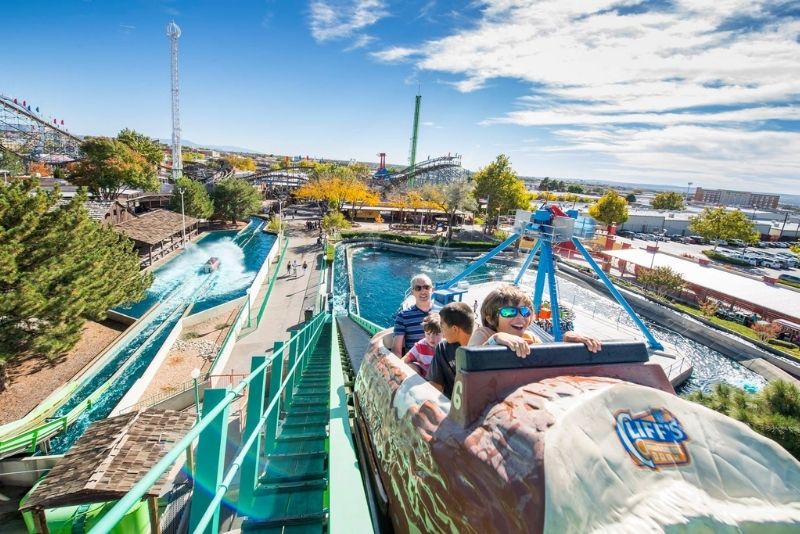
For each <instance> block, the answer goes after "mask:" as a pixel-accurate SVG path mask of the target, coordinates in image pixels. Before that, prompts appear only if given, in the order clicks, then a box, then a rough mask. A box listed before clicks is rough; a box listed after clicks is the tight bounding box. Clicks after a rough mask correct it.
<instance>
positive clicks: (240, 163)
mask: <svg viewBox="0 0 800 534" xmlns="http://www.w3.org/2000/svg"><path fill="white" fill-rule="evenodd" d="M224 159H225V161H227V162H228V163H230V164H231V167H234V168H236V169H239V170H240V171H250V172H254V171H255V170H256V162H255V160H254V159H253V158H245V157H243V156H237V155H235V154H231V155H229V156H226V157H225V158H224Z"/></svg>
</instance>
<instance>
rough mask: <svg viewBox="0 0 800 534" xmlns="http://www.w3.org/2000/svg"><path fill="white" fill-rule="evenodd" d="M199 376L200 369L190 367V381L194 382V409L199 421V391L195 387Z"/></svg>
mask: <svg viewBox="0 0 800 534" xmlns="http://www.w3.org/2000/svg"><path fill="white" fill-rule="evenodd" d="M198 378H200V369H198V368H197V367H195V368H194V369H192V381H193V382H194V411H195V413H196V417H197V419H196V420H197V421H200V391H199V390H198V388H197V379H198Z"/></svg>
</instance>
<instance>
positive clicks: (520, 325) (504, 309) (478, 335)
mask: <svg viewBox="0 0 800 534" xmlns="http://www.w3.org/2000/svg"><path fill="white" fill-rule="evenodd" d="M532 321H533V303H532V302H531V298H530V297H529V296H528V294H527V293H525V292H524V291H522V290H521V289H520V288H518V287H516V286H512V285H503V286H500V287H498V288H497V289H495V290H493V291H492V292H491V293H489V294H488V295H487V296H486V298H485V299H484V300H483V304H482V305H481V322H482V323H483V326H481V327H479V328H476V329H475V331H474V332H473V333H472V337H470V339H469V344H470V345H471V346H474V345H487V344H488V345H504V346H506V347H508V348H510V349H511V350H513V351H514V352H515V353H516V354H517V356H519V357H520V358H525V357H527V356H528V352H529V349H528V345H530V344H533V343H541V342H542V340H541V339H539V338H538V337H537V336H536V335H535V334H534V333H533V332H531V331H530V330H528V327H529V326H530V324H531V322H532ZM563 341H566V342H570V343H583V344H584V345H586V348H587V349H589V350H590V351H591V352H597V351H599V350H600V348H601V343H600V340H599V339H597V338H594V337H589V336H584V335H582V334H578V333H577V332H573V331H569V332H565V333H564V338H563Z"/></svg>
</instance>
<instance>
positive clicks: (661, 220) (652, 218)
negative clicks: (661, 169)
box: [618, 210, 793, 240]
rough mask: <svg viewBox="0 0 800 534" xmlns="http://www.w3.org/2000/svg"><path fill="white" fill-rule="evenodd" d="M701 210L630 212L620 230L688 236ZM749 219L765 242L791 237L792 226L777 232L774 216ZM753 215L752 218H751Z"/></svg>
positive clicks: (760, 213)
mask: <svg viewBox="0 0 800 534" xmlns="http://www.w3.org/2000/svg"><path fill="white" fill-rule="evenodd" d="M699 213H700V210H687V211H679V212H672V211H656V210H630V211H629V212H628V220H627V221H625V223H624V224H621V225H619V227H618V230H630V231H631V232H641V233H646V234H649V233H656V234H667V235H682V236H688V235H690V234H691V233H692V232H691V231H690V230H689V223H690V219H691V218H692V217H695V216H697V215H699ZM747 215H748V218H750V219H752V220H753V229H754V230H755V231H756V232H758V233H759V235H760V236H761V239H763V240H768V239H772V240H778V239H780V238H781V237H784V238H786V237H790V236H791V235H792V234H791V233H790V232H792V228H793V227H792V226H789V227H788V229H785V231H784V232H783V233H780V232H779V233H778V234H777V235H776V232H775V230H774V228H775V227H776V226H775V225H776V222H774V221H773V220H771V219H772V217H774V214H770V213H768V212H756V213H754V214H751V213H750V212H748V213H747ZM751 215H752V216H751Z"/></svg>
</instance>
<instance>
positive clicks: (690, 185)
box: [686, 182, 694, 203]
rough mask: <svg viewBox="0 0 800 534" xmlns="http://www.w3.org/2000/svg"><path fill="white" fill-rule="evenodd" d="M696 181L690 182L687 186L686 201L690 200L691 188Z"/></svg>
mask: <svg viewBox="0 0 800 534" xmlns="http://www.w3.org/2000/svg"><path fill="white" fill-rule="evenodd" d="M693 183H694V182H689V185H687V186H686V202H687V203H688V202H689V189H690V188H691V187H692V184H693Z"/></svg>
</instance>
